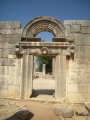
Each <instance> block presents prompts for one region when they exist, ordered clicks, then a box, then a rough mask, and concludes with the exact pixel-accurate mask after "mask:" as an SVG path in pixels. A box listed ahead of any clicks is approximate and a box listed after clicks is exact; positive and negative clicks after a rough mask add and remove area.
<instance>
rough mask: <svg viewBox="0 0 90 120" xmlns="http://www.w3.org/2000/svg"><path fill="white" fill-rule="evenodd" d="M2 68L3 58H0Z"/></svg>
mask: <svg viewBox="0 0 90 120" xmlns="http://www.w3.org/2000/svg"><path fill="white" fill-rule="evenodd" d="M0 66H2V58H0Z"/></svg>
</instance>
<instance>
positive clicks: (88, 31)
mask: <svg viewBox="0 0 90 120" xmlns="http://www.w3.org/2000/svg"><path fill="white" fill-rule="evenodd" d="M81 33H90V27H81Z"/></svg>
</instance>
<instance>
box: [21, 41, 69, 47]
mask: <svg viewBox="0 0 90 120" xmlns="http://www.w3.org/2000/svg"><path fill="white" fill-rule="evenodd" d="M19 45H20V46H22V47H56V48H57V47H69V42H52V43H50V42H37V43H36V42H20V43H19Z"/></svg>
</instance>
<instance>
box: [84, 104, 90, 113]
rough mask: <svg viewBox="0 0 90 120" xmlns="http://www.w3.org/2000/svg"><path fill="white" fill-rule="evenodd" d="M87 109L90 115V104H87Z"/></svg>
mask: <svg viewBox="0 0 90 120" xmlns="http://www.w3.org/2000/svg"><path fill="white" fill-rule="evenodd" d="M85 107H86V109H87V110H88V111H89V113H90V102H85Z"/></svg>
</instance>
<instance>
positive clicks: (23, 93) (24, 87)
mask: <svg viewBox="0 0 90 120" xmlns="http://www.w3.org/2000/svg"><path fill="white" fill-rule="evenodd" d="M28 57H29V56H28V55H26V53H24V54H23V60H22V81H21V98H25V97H27V90H28Z"/></svg>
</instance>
